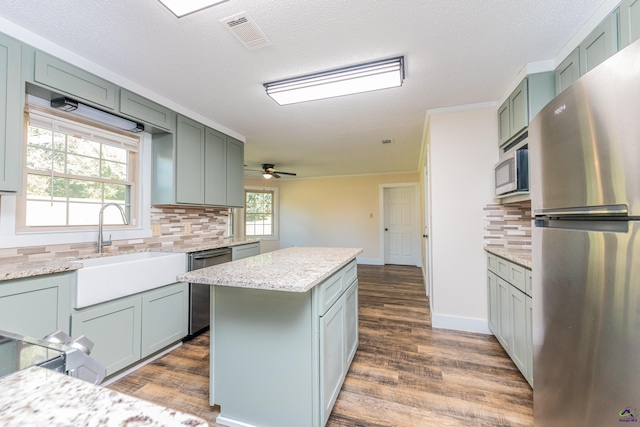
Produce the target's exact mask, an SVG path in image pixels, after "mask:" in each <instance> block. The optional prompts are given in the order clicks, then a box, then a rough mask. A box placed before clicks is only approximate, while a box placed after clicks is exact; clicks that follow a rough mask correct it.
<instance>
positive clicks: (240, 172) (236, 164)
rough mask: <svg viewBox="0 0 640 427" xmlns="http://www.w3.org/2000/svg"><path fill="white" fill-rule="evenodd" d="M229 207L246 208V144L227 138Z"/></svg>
mask: <svg viewBox="0 0 640 427" xmlns="http://www.w3.org/2000/svg"><path fill="white" fill-rule="evenodd" d="M227 206H231V207H237V208H242V207H244V144H243V143H242V142H241V141H238V140H237V139H234V138H231V137H230V136H227Z"/></svg>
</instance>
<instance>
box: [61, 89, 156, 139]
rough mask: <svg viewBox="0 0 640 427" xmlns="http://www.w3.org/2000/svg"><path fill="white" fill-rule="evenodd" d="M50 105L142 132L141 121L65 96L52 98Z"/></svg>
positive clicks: (115, 126) (121, 127)
mask: <svg viewBox="0 0 640 427" xmlns="http://www.w3.org/2000/svg"><path fill="white" fill-rule="evenodd" d="M51 107H53V108H57V109H59V110H62V111H66V112H67V113H72V114H76V115H78V116H80V117H84V118H85V119H89V120H92V121H94V122H98V123H102V124H104V125H109V126H111V127H114V128H117V129H122V130H126V131H129V132H133V133H138V132H142V131H143V130H144V125H143V124H142V123H137V122H134V121H133V120H128V119H125V118H123V117H120V116H116V115H114V114H111V113H107V112H106V111H102V110H98V109H97V108H93V107H90V106H88V105H85V104H82V103H80V102H78V101H75V100H73V99H69V98H65V97H62V98H55V99H52V100H51Z"/></svg>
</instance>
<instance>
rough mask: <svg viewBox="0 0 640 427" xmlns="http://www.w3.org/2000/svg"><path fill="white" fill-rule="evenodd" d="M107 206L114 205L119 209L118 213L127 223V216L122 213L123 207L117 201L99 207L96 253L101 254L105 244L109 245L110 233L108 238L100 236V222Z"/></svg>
mask: <svg viewBox="0 0 640 427" xmlns="http://www.w3.org/2000/svg"><path fill="white" fill-rule="evenodd" d="M109 206H115V207H116V208H118V209H119V210H120V214H121V215H122V222H123V223H124V224H125V225H126V224H127V217H126V216H125V214H124V209H122V206H120V205H119V204H117V203H105V204H104V205H102V207H101V208H100V213H99V214H98V253H99V254H101V253H102V250H103V248H104V247H105V246H111V235H109V240H106V241H105V240H104V238H103V237H102V223H103V221H104V210H105V209H106V208H107V207H109Z"/></svg>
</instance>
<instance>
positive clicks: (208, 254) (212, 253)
mask: <svg viewBox="0 0 640 427" xmlns="http://www.w3.org/2000/svg"><path fill="white" fill-rule="evenodd" d="M229 261H231V249H230V248H219V249H211V250H207V251H199V252H192V253H190V254H189V267H188V268H189V271H192V270H198V269H200V268H205V267H211V266H213V265H218V264H223V263H225V262H229ZM210 300H211V286H208V285H198V284H195V283H191V284H190V285H189V335H195V334H197V333H198V332H201V331H202V330H204V329H205V328H206V327H208V326H209V323H210V314H209V311H210V307H211V303H210Z"/></svg>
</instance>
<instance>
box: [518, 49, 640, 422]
mask: <svg viewBox="0 0 640 427" xmlns="http://www.w3.org/2000/svg"><path fill="white" fill-rule="evenodd" d="M529 137H530V138H529V141H530V142H529V154H530V156H531V160H530V161H531V163H530V169H531V178H532V210H533V214H534V215H535V227H534V228H533V277H534V282H533V283H534V290H533V341H534V383H533V386H534V422H535V425H536V426H541V427H548V426H553V427H563V426H572V427H573V426H579V427H587V426H593V427H603V426H619V425H621V424H626V423H629V422H638V418H640V44H638V43H635V44H633V45H630V46H629V47H627V48H626V49H624V50H622V51H621V52H619V53H618V54H616V55H614V56H613V57H611V58H610V59H608V60H607V61H605V62H604V63H602V64H601V65H600V66H598V67H596V68H595V69H594V70H592V71H591V72H589V73H588V74H587V75H585V76H583V77H582V78H580V79H579V80H578V81H577V82H575V83H574V84H573V85H572V86H571V87H570V88H568V89H567V90H565V91H564V92H562V93H561V94H560V95H558V96H557V97H556V98H555V99H554V100H552V101H551V102H550V103H549V104H548V105H547V106H546V107H545V108H544V109H543V110H542V111H541V112H540V113H539V114H538V115H537V116H536V117H535V119H534V120H533V121H532V122H531V124H530V127H529Z"/></svg>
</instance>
